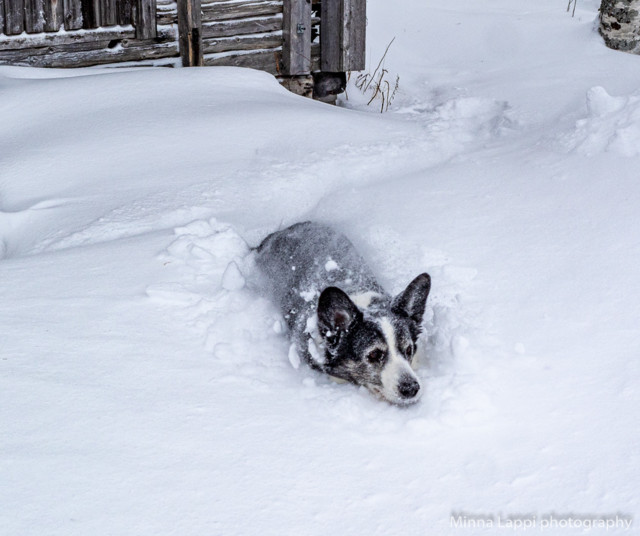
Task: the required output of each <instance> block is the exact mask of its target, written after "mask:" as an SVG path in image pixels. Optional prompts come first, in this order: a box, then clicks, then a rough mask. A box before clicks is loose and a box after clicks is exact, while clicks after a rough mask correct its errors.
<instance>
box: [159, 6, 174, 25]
mask: <svg viewBox="0 0 640 536" xmlns="http://www.w3.org/2000/svg"><path fill="white" fill-rule="evenodd" d="M156 24H158V25H159V26H166V25H167V24H178V12H177V11H160V10H158V11H156Z"/></svg>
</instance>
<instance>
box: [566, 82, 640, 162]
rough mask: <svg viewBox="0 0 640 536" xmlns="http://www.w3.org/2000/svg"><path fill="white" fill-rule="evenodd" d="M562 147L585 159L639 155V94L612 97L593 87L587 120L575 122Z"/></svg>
mask: <svg viewBox="0 0 640 536" xmlns="http://www.w3.org/2000/svg"><path fill="white" fill-rule="evenodd" d="M565 144H566V146H567V148H568V149H569V150H575V151H577V152H579V153H580V154H583V155H586V156H592V155H594V154H598V153H602V152H611V153H615V154H619V155H621V156H625V157H633V156H638V155H640V92H635V93H633V94H631V95H628V96H621V97H614V96H611V95H609V93H607V91H606V90H605V89H604V88H603V87H600V86H596V87H592V88H591V89H590V90H589V91H588V92H587V116H586V117H585V118H583V119H580V120H579V121H577V122H576V126H575V129H574V131H573V132H572V133H571V134H569V135H568V136H567V137H566V140H565Z"/></svg>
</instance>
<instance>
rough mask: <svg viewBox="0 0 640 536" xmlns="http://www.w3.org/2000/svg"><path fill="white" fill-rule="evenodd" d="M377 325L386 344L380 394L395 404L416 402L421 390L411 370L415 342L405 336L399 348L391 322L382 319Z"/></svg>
mask: <svg viewBox="0 0 640 536" xmlns="http://www.w3.org/2000/svg"><path fill="white" fill-rule="evenodd" d="M377 323H378V325H379V326H380V329H381V331H382V334H383V335H384V339H385V342H386V343H387V344H386V346H387V359H386V362H385V364H384V367H383V368H382V371H381V373H380V380H381V384H382V390H381V393H380V394H381V395H382V396H383V397H384V398H385V399H387V400H389V401H391V402H395V403H396V404H404V403H408V402H409V403H410V402H416V401H417V400H419V399H420V396H421V395H422V389H421V386H420V381H419V380H418V377H417V376H416V374H415V372H414V371H413V369H412V368H411V361H412V359H413V356H414V348H415V342H413V341H412V340H411V339H410V336H409V335H408V334H406V335H405V337H404V342H403V344H402V348H399V346H398V342H399V341H398V337H397V335H396V329H397V328H396V327H394V325H393V324H392V322H391V320H390V319H389V318H388V317H382V318H380V319H378V321H377Z"/></svg>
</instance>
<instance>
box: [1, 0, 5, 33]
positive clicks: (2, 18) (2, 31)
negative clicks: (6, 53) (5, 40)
mask: <svg viewBox="0 0 640 536" xmlns="http://www.w3.org/2000/svg"><path fill="white" fill-rule="evenodd" d="M3 33H4V0H0V34H3Z"/></svg>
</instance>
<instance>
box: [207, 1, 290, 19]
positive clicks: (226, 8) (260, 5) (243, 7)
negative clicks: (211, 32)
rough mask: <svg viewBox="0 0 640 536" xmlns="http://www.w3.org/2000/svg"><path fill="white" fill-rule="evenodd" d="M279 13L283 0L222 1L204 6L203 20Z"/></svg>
mask: <svg viewBox="0 0 640 536" xmlns="http://www.w3.org/2000/svg"><path fill="white" fill-rule="evenodd" d="M277 13H282V1H272V0H264V1H263V0H254V1H250V2H220V3H210V4H206V5H204V6H202V20H204V21H206V22H215V21H221V20H232V19H242V18H247V17H259V16H262V15H275V14H277Z"/></svg>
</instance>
